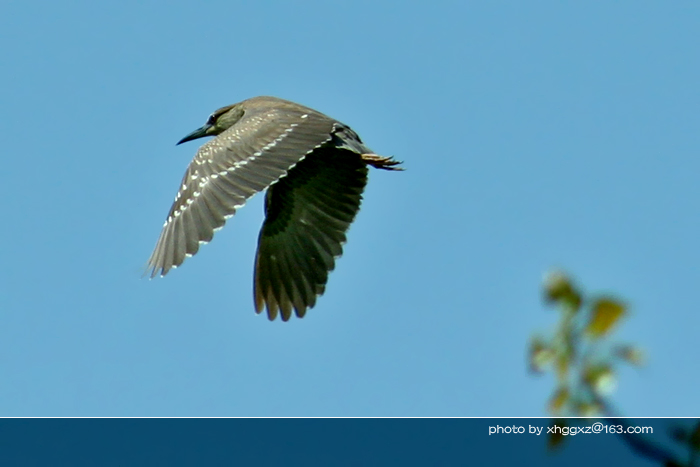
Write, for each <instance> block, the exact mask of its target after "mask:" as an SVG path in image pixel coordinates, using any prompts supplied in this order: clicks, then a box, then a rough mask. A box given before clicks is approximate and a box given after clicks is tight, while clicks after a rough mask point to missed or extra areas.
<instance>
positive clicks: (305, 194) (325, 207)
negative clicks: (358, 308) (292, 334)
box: [255, 146, 368, 321]
mask: <svg viewBox="0 0 700 467" xmlns="http://www.w3.org/2000/svg"><path fill="white" fill-rule="evenodd" d="M367 172H368V169H367V165H366V163H365V162H363V161H362V158H361V155H360V154H357V153H355V152H352V151H348V150H345V149H338V148H334V147H326V146H324V147H322V148H319V149H316V150H314V151H313V152H312V153H311V154H309V155H308V156H306V158H305V159H304V160H303V161H301V162H299V163H298V164H297V165H296V166H294V168H293V169H291V170H290V171H289V173H288V174H287V176H286V177H283V178H281V179H280V180H279V181H278V182H277V183H275V184H274V185H272V186H271V187H270V189H269V190H268V192H267V196H266V198H265V213H266V218H265V223H264V224H263V226H262V229H261V231H260V239H259V241H258V252H257V255H256V259H255V307H256V310H257V312H258V313H260V312H262V310H263V308H264V307H265V305H266V306H267V315H268V318H269V319H270V320H274V319H275V318H276V317H277V314H278V310H279V311H280V312H281V314H282V319H283V320H284V321H287V320H288V319H289V318H290V317H291V315H292V309H294V310H295V311H296V315H297V316H298V317H300V318H301V317H303V316H304V314H305V312H306V309H307V308H312V307H313V306H314V305H315V303H316V297H318V296H319V295H321V294H322V293H323V292H324V290H325V287H326V282H327V280H328V273H329V272H330V271H332V270H333V268H334V267H335V258H337V257H339V256H340V255H341V254H342V252H343V249H342V245H343V243H345V233H346V232H347V230H348V228H349V227H350V224H351V223H352V221H353V220H354V219H355V215H356V214H357V211H358V210H359V209H360V202H361V201H362V192H363V190H364V188H365V185H366V184H367Z"/></svg>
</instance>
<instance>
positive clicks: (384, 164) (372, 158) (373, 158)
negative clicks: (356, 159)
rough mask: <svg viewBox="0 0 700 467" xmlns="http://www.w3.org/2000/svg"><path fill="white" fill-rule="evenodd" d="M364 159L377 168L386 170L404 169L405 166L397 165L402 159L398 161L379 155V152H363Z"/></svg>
mask: <svg viewBox="0 0 700 467" xmlns="http://www.w3.org/2000/svg"><path fill="white" fill-rule="evenodd" d="M362 160H363V161H365V162H366V163H367V164H369V165H371V166H372V167H374V168H376V169H384V170H404V169H403V167H396V166H397V165H399V164H401V163H402V161H397V160H395V159H392V158H391V157H384V156H379V155H377V154H362Z"/></svg>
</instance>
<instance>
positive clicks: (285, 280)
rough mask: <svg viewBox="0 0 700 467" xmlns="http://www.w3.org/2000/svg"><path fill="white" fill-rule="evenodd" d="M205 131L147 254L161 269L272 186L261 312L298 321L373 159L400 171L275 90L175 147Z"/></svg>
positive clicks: (259, 279)
mask: <svg viewBox="0 0 700 467" xmlns="http://www.w3.org/2000/svg"><path fill="white" fill-rule="evenodd" d="M204 136H215V138H214V139H211V140H209V141H207V142H206V143H204V144H203V145H202V146H201V147H200V148H199V150H198V151H197V154H196V155H195V156H194V159H192V162H190V165H189V166H188V167H187V170H186V171H185V176H184V177H183V179H182V183H181V184H180V188H179V190H178V192H177V195H176V196H175V201H174V202H173V205H172V207H171V208H170V212H169V213H168V217H167V219H166V220H165V224H164V225H163V230H162V231H161V233H160V238H158V243H157V244H156V247H155V249H154V250H153V253H152V254H151V257H150V259H149V260H148V266H147V267H148V272H149V273H150V277H155V276H156V275H161V276H164V275H166V274H167V273H168V271H170V269H173V268H176V267H178V266H179V265H181V264H182V263H183V261H184V260H185V258H187V257H189V256H192V255H194V254H195V253H197V250H199V245H200V244H202V243H207V242H209V241H211V239H212V237H213V235H214V232H215V231H216V230H218V229H220V228H222V227H223V226H224V223H225V222H226V220H227V219H228V218H230V217H231V216H233V214H234V213H235V212H236V209H238V208H240V207H242V206H243V205H244V204H245V203H246V201H247V200H248V198H250V197H251V196H253V195H254V194H256V193H258V192H260V191H263V190H265V189H267V193H266V195H265V221H264V223H263V226H262V228H261V230H260V237H259V239H258V251H257V254H256V258H255V279H254V296H255V309H256V312H257V313H261V312H262V310H263V308H267V316H268V318H269V319H270V320H274V319H275V318H276V317H277V315H278V311H279V313H281V315H282V320H284V321H287V320H288V319H289V318H290V317H291V315H292V310H294V312H295V313H296V315H297V316H298V317H299V318H302V317H303V316H304V314H305V313H306V310H307V308H312V307H313V306H314V305H315V304H316V298H317V297H319V296H320V295H322V294H323V292H324V290H325V288H326V282H327V281H328V273H329V272H330V271H332V270H333V268H334V267H335V258H338V257H339V256H340V255H341V254H342V252H343V249H342V245H343V243H345V240H346V237H345V235H346V232H347V230H348V228H349V227H350V224H351V223H352V221H353V220H354V218H355V215H356V214H357V212H358V210H359V209H360V202H361V200H362V192H363V190H364V188H365V185H366V184H367V173H368V168H367V166H369V165H371V166H372V167H376V168H378V169H385V170H402V169H401V168H400V167H397V165H398V164H400V162H399V161H396V160H394V159H392V158H391V157H382V156H378V155H376V154H374V153H373V152H372V151H371V150H370V149H369V148H368V147H367V146H365V145H364V144H363V143H362V141H361V140H360V137H359V136H357V133H355V132H354V131H353V130H352V129H350V127H348V126H347V125H344V124H343V123H340V122H339V121H337V120H334V119H332V118H330V117H328V116H326V115H324V114H322V113H320V112H317V111H316V110H313V109H310V108H308V107H304V106H302V105H299V104H296V103H294V102H290V101H286V100H283V99H278V98H276V97H254V98H252V99H247V100H244V101H242V102H239V103H237V104H233V105H229V106H227V107H222V108H220V109H219V110H217V111H215V112H214V113H213V114H211V115H210V116H209V119H208V120H207V122H206V124H205V125H204V126H203V127H201V128H199V129H197V130H195V131H193V132H192V133H190V134H189V135H187V136H185V137H184V138H182V139H181V140H180V141H179V142H178V143H177V144H181V143H184V142H186V141H191V140H194V139H197V138H202V137H204Z"/></svg>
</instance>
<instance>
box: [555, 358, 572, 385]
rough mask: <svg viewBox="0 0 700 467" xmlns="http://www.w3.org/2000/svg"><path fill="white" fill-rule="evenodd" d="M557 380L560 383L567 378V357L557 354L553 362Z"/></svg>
mask: <svg viewBox="0 0 700 467" xmlns="http://www.w3.org/2000/svg"><path fill="white" fill-rule="evenodd" d="M555 367H556V372H557V378H558V379H559V382H560V383H563V382H566V380H567V379H568V376H569V355H568V354H559V355H557V359H556V361H555Z"/></svg>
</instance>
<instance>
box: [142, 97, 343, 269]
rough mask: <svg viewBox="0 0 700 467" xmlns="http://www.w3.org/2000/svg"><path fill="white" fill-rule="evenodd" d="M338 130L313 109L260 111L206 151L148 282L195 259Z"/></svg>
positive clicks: (169, 223)
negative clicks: (218, 232)
mask: <svg viewBox="0 0 700 467" xmlns="http://www.w3.org/2000/svg"><path fill="white" fill-rule="evenodd" d="M337 125H338V123H337V122H335V121H334V120H332V119H330V118H328V117H326V116H325V115H323V114H320V113H318V112H315V111H313V110H311V109H305V108H291V107H279V108H272V107H268V108H265V107H262V108H256V109H252V110H250V111H246V113H245V114H244V115H243V117H242V118H241V119H240V120H239V121H238V122H237V123H236V124H235V125H233V126H232V127H231V128H229V129H227V130H226V131H224V132H223V133H221V134H220V135H219V136H217V137H216V138H214V139H212V140H210V141H208V142H206V143H205V144H204V145H202V147H201V148H199V150H198V151H197V154H196V155H195V157H194V159H193V160H192V162H191V163H190V165H189V166H188V167H187V170H186V172H185V176H184V177H183V179H182V182H181V184H180V189H179V190H178V193H177V195H176V197H175V201H174V203H173V205H172V207H171V208H170V212H169V214H168V217H167V219H166V221H165V224H164V225H163V230H162V231H161V234H160V237H159V239H158V243H157V244H156V247H155V249H154V251H153V253H152V254H151V257H150V259H149V260H148V265H147V270H148V272H150V276H151V277H155V276H156V275H158V274H160V275H165V274H167V272H168V271H169V270H170V269H171V268H174V267H177V266H179V265H180V264H182V262H183V261H184V260H185V258H186V257H188V256H192V255H194V254H195V253H197V251H198V249H199V245H200V244H201V243H207V242H209V241H211V239H212V237H213V235H214V232H215V231H216V230H218V229H220V228H221V227H223V225H224V223H225V222H226V219H228V218H229V217H231V216H232V215H233V214H234V213H235V212H236V209H238V208H240V207H242V206H243V205H244V204H245V202H246V201H247V200H248V198H250V197H251V196H253V195H254V194H255V193H257V192H259V191H262V190H264V189H265V188H267V187H268V186H270V185H271V184H272V183H274V182H275V181H277V180H278V179H280V177H283V176H284V175H285V174H286V173H287V172H288V171H289V170H290V169H291V168H292V167H294V165H295V164H297V163H298V162H299V161H300V160H302V159H303V158H304V157H305V156H306V155H307V154H309V153H310V152H311V151H313V150H314V149H315V148H318V147H320V146H321V145H323V144H324V143H327V142H329V141H330V140H331V139H332V137H333V132H334V131H335V129H336V126H337Z"/></svg>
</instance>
